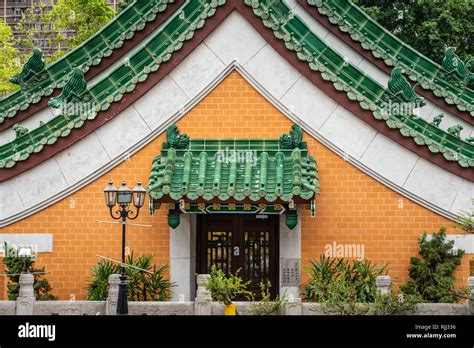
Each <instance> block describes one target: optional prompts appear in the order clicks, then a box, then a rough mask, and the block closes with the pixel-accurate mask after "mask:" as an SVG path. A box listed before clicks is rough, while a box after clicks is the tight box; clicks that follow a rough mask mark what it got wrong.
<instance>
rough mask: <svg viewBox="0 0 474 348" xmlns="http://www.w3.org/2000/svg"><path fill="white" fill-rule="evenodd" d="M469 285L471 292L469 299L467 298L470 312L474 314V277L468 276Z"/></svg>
mask: <svg viewBox="0 0 474 348" xmlns="http://www.w3.org/2000/svg"><path fill="white" fill-rule="evenodd" d="M467 285H468V286H469V290H470V292H471V294H470V296H469V300H467V306H468V307H467V309H468V314H470V315H474V277H468V278H467Z"/></svg>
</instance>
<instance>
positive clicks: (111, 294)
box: [105, 274, 120, 315]
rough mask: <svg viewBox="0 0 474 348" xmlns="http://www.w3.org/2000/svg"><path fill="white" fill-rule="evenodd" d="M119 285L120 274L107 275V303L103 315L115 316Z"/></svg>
mask: <svg viewBox="0 0 474 348" xmlns="http://www.w3.org/2000/svg"><path fill="white" fill-rule="evenodd" d="M119 284H120V274H111V275H109V291H108V293H107V301H106V303H105V314H106V315H116V314H117V302H118V293H119Z"/></svg>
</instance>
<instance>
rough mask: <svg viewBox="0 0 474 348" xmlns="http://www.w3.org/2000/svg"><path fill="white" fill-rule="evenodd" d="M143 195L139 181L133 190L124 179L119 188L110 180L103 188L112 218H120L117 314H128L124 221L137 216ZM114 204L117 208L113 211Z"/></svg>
mask: <svg viewBox="0 0 474 348" xmlns="http://www.w3.org/2000/svg"><path fill="white" fill-rule="evenodd" d="M145 197H146V190H145V189H144V188H143V187H142V183H141V182H140V181H139V182H138V183H137V186H136V187H135V188H134V189H133V190H130V189H129V188H128V187H127V185H126V183H125V181H122V183H121V186H120V188H116V187H115V186H114V183H113V182H112V180H110V181H109V185H108V186H107V187H106V188H105V189H104V198H105V205H106V206H107V207H108V208H109V211H110V216H111V217H112V218H113V219H114V220H122V221H121V224H122V265H121V274H120V285H119V294H118V303H117V314H128V301H127V275H126V274H125V227H126V224H125V223H126V221H127V219H129V220H135V219H136V218H137V217H138V214H139V212H140V208H141V207H143V204H144V203H145ZM132 202H133V205H134V206H135V208H136V211H135V212H133V211H132V210H131V209H130V203H132ZM116 206H117V208H118V209H117V210H115V211H114V208H115V207H116Z"/></svg>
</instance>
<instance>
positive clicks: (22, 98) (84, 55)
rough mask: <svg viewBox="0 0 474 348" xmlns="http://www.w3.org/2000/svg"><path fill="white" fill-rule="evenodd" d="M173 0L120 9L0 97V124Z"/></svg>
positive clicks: (110, 48) (105, 54)
mask: <svg viewBox="0 0 474 348" xmlns="http://www.w3.org/2000/svg"><path fill="white" fill-rule="evenodd" d="M173 2H174V0H146V1H145V0H134V1H132V3H131V4H130V6H128V7H127V8H126V9H125V10H124V11H122V13H120V14H119V15H118V16H117V17H115V18H114V19H113V20H112V21H111V22H110V23H108V24H107V25H106V26H104V27H103V28H102V29H101V30H99V31H98V32H97V33H96V34H95V35H93V36H92V37H90V38H89V39H88V40H86V41H85V42H84V43H82V44H81V45H79V46H78V47H76V48H75V49H73V50H72V51H71V52H69V53H68V54H66V55H65V56H63V57H61V58H60V59H58V60H57V61H55V62H54V63H52V64H50V65H49V66H47V67H46V68H45V69H44V70H43V72H42V73H41V74H40V75H39V76H37V77H36V78H35V79H31V80H30V81H28V83H27V84H25V83H23V86H22V89H20V90H18V91H16V92H14V93H12V94H10V95H9V96H7V97H6V98H5V99H3V100H0V124H1V123H3V122H4V121H5V119H6V118H12V117H15V115H16V114H17V112H18V111H19V110H26V109H27V108H28V107H29V106H30V105H31V104H36V103H38V102H39V101H40V100H41V97H43V96H49V95H51V93H53V91H54V88H61V87H63V86H64V84H65V83H66V82H67V81H68V80H69V77H70V73H71V71H72V69H73V68H75V67H80V68H81V69H82V71H83V72H87V71H88V70H89V68H90V67H91V66H92V65H98V64H100V62H101V61H102V58H103V57H108V56H110V55H111V54H112V52H113V50H115V49H116V48H119V47H121V46H122V45H123V43H124V41H125V40H129V39H131V38H132V37H133V36H134V35H135V32H137V31H140V30H143V28H144V27H145V25H146V23H147V22H151V21H153V20H154V19H155V17H156V14H157V13H160V12H163V11H164V10H165V9H166V7H167V6H168V4H169V3H173Z"/></svg>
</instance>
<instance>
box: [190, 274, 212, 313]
mask: <svg viewBox="0 0 474 348" xmlns="http://www.w3.org/2000/svg"><path fill="white" fill-rule="evenodd" d="M209 277H210V275H209V274H199V275H198V276H197V293H196V298H195V300H194V315H211V314H212V297H211V293H210V292H209V291H208V290H207V289H206V285H207V282H208V280H209Z"/></svg>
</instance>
